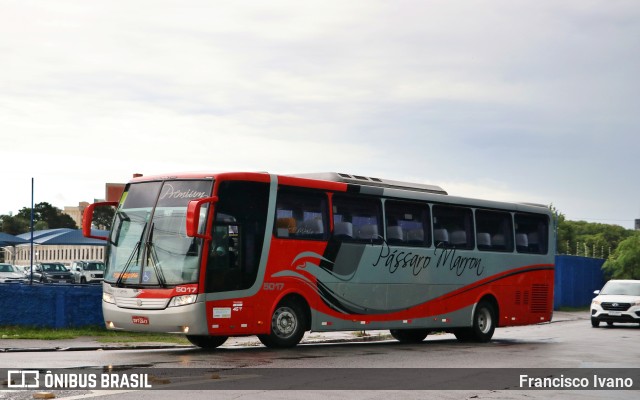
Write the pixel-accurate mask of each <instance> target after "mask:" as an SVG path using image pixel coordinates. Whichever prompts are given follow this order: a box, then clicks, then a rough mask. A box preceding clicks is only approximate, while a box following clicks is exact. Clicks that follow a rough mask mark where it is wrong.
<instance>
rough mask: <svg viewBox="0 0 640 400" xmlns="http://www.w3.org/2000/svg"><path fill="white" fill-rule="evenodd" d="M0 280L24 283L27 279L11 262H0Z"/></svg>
mask: <svg viewBox="0 0 640 400" xmlns="http://www.w3.org/2000/svg"><path fill="white" fill-rule="evenodd" d="M0 282H4V283H24V282H27V279H26V278H25V277H24V274H23V273H22V272H21V271H20V270H18V268H17V267H15V266H13V265H11V264H0Z"/></svg>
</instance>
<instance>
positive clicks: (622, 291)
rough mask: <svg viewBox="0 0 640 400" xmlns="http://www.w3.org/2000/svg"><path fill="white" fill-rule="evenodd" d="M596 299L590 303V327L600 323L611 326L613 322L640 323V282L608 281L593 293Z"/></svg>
mask: <svg viewBox="0 0 640 400" xmlns="http://www.w3.org/2000/svg"><path fill="white" fill-rule="evenodd" d="M593 293H594V294H595V295H596V297H595V298H594V299H593V301H592V302H591V326H593V327H594V328H595V327H598V326H599V325H600V322H606V323H607V324H608V325H610V326H611V325H613V323H614V322H627V323H628V322H632V323H633V322H635V323H640V281H638V280H610V281H609V282H607V283H606V284H605V285H604V287H603V288H602V290H596V291H595V292H593Z"/></svg>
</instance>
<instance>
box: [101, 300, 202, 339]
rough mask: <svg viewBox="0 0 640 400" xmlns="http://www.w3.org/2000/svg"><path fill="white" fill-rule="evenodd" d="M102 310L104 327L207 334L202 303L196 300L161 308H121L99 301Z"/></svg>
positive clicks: (138, 330) (137, 330)
mask: <svg viewBox="0 0 640 400" xmlns="http://www.w3.org/2000/svg"><path fill="white" fill-rule="evenodd" d="M102 314H103V316H104V321H105V324H106V326H107V329H110V330H123V331H134V332H164V333H178V334H188V335H207V334H208V331H207V318H206V307H205V303H204V302H198V303H194V304H189V305H185V306H180V307H167V308H165V309H162V310H142V309H131V308H121V307H118V306H116V305H115V304H112V303H107V302H105V301H103V302H102Z"/></svg>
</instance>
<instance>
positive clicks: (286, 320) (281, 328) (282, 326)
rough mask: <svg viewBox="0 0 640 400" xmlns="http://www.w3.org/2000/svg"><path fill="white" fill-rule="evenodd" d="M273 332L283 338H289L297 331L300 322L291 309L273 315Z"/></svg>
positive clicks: (284, 309) (278, 311) (279, 310)
mask: <svg viewBox="0 0 640 400" xmlns="http://www.w3.org/2000/svg"><path fill="white" fill-rule="evenodd" d="M272 322H273V327H274V329H273V331H274V333H275V334H276V335H277V336H279V337H281V338H288V337H289V336H291V335H292V334H293V333H294V332H295V330H296V326H297V325H298V322H297V320H296V316H295V314H294V313H293V311H291V310H290V309H289V308H281V309H278V310H276V312H275V313H274V314H273V321H272Z"/></svg>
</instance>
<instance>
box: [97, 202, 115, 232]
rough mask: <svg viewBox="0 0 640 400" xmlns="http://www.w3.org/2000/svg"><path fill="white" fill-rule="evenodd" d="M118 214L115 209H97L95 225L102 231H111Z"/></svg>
mask: <svg viewBox="0 0 640 400" xmlns="http://www.w3.org/2000/svg"><path fill="white" fill-rule="evenodd" d="M115 213H116V209H115V208H114V207H96V208H95V209H94V210H93V225H95V226H97V227H98V228H100V229H107V230H108V229H111V222H113V216H114V215H115Z"/></svg>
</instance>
